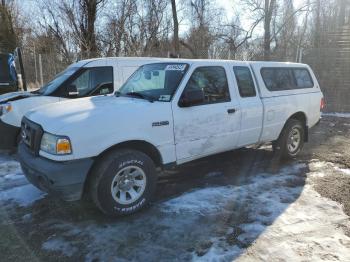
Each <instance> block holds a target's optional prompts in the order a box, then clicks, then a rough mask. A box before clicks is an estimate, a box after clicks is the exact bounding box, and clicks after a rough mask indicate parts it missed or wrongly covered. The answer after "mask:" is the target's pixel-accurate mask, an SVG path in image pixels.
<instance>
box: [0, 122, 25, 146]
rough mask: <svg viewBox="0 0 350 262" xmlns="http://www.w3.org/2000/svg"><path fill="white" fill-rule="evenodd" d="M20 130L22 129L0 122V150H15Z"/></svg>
mask: <svg viewBox="0 0 350 262" xmlns="http://www.w3.org/2000/svg"><path fill="white" fill-rule="evenodd" d="M20 130H21V128H20V127H17V126H12V125H9V124H6V123H5V122H3V121H1V120H0V150H10V149H13V148H15V147H16V146H17V137H18V135H19V132H20Z"/></svg>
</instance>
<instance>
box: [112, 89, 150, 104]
mask: <svg viewBox="0 0 350 262" xmlns="http://www.w3.org/2000/svg"><path fill="white" fill-rule="evenodd" d="M115 95H116V96H122V95H126V96H132V97H138V98H141V99H145V100H148V101H149V102H151V103H153V102H154V98H153V97H151V96H147V95H144V94H141V93H139V92H128V93H126V94H122V93H120V92H119V91H117V92H115Z"/></svg>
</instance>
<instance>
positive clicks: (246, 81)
mask: <svg viewBox="0 0 350 262" xmlns="http://www.w3.org/2000/svg"><path fill="white" fill-rule="evenodd" d="M233 71H234V73H235V76H236V80H237V85H238V90H239V94H240V96H241V97H253V96H256V91H255V85H254V81H253V77H252V74H251V72H250V70H249V68H248V67H246V66H234V67H233Z"/></svg>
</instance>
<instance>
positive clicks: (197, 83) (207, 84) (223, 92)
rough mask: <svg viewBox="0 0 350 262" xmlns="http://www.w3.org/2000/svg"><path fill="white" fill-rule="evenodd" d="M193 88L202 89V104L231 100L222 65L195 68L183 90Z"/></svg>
mask: <svg viewBox="0 0 350 262" xmlns="http://www.w3.org/2000/svg"><path fill="white" fill-rule="evenodd" d="M195 89H202V90H203V92H204V102H203V103H202V104H212V103H220V102H228V101H231V99H230V92H229V88H228V83H227V77H226V72H225V69H224V68H223V67H220V66H207V67H199V68H197V69H196V70H195V71H194V72H193V73H192V75H191V78H190V79H189V80H188V82H187V85H186V87H185V90H184V92H186V91H188V90H195Z"/></svg>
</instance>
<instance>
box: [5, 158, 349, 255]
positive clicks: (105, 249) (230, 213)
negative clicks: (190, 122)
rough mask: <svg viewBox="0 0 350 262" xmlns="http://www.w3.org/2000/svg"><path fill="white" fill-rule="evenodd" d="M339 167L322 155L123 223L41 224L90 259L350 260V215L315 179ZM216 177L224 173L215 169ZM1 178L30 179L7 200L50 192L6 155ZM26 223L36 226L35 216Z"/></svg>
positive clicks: (55, 243) (22, 202) (50, 241)
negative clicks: (317, 188)
mask: <svg viewBox="0 0 350 262" xmlns="http://www.w3.org/2000/svg"><path fill="white" fill-rule="evenodd" d="M337 168H338V171H339V172H343V173H346V172H347V171H344V170H342V169H341V168H339V167H337V166H335V165H334V164H333V163H330V162H322V161H318V160H317V159H314V160H311V161H310V163H308V164H306V163H294V164H290V165H287V166H286V167H284V168H282V169H281V170H280V171H279V172H278V173H276V174H271V173H259V174H256V175H252V176H248V177H245V179H244V180H243V182H242V183H241V184H240V185H238V186H237V185H227V186H210V187H209V186H208V187H206V188H199V189H194V190H193V191H190V192H187V193H184V194H182V195H180V196H178V197H174V198H172V199H170V200H166V201H163V202H161V203H157V204H154V205H153V206H152V207H151V208H150V209H149V210H146V211H144V212H142V213H140V214H138V215H135V216H130V217H127V218H121V219H117V220H107V221H104V222H98V221H96V220H94V218H91V220H84V221H82V222H74V223H72V222H69V221H64V220H62V219H59V218H54V220H53V219H52V220H49V221H46V222H44V224H41V227H46V228H47V229H48V230H49V232H54V233H53V234H52V235H51V236H49V237H48V238H47V239H46V240H45V241H44V242H43V243H42V246H41V247H42V250H44V251H46V252H54V253H57V252H58V253H60V254H62V255H65V256H67V257H74V256H75V255H78V256H79V257H81V256H83V258H84V260H85V261H97V260H99V261H130V260H136V261H155V260H158V261H160V260H162V261H168V260H172V261H173V260H179V261H184V260H186V261H188V260H192V261H232V260H234V259H237V260H238V261H240V260H241V261H261V260H265V261H269V260H274V261H280V260H284V261H305V260H308V261H310V260H312V261H313V260H317V261H319V260H327V261H329V260H333V259H338V260H340V261H350V252H349V250H350V238H349V237H347V236H346V235H345V234H344V232H343V228H344V227H345V226H347V225H348V224H349V218H348V217H347V216H346V215H345V214H344V212H343V211H342V209H341V206H340V205H339V204H337V203H336V202H333V201H331V200H328V199H325V198H323V197H321V196H320V195H319V194H318V193H317V192H316V191H315V190H314V189H313V188H312V183H311V181H312V179H313V178H314V177H318V176H324V175H325V174H326V173H327V172H331V171H330V170H337ZM216 175H221V173H220V172H212V173H209V174H208V176H209V177H210V176H216ZM8 176H9V177H10V178H9V177H8ZM0 179H2V180H1V183H3V184H9V183H10V184H11V183H13V182H14V181H15V182H16V181H17V180H18V181H22V182H21V183H18V184H15V186H14V187H12V188H10V189H8V188H7V189H6V190H0V202H9V201H12V202H11V203H15V204H16V205H19V206H30V205H31V204H32V203H34V202H35V201H37V200H38V199H42V198H43V197H44V196H45V195H44V193H42V192H40V191H39V190H37V189H36V188H35V187H33V186H32V185H30V184H28V183H27V182H26V184H23V179H25V178H24V177H22V178H21V171H20V169H19V166H18V164H17V162H16V161H13V160H11V159H4V158H2V157H0ZM16 183H17V182H16ZM5 188H6V187H5ZM23 221H24V222H25V223H28V224H30V223H32V216H31V214H30V213H29V214H26V215H24V216H23Z"/></svg>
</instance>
